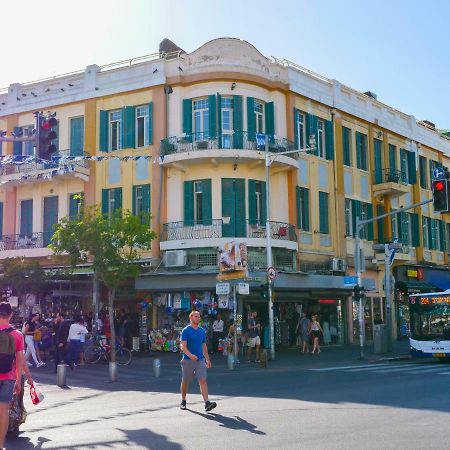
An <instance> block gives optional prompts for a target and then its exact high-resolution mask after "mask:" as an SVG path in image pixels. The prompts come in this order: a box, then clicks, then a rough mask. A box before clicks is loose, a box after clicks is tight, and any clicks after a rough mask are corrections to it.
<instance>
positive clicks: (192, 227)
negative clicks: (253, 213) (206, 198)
mask: <svg viewBox="0 0 450 450" xmlns="http://www.w3.org/2000/svg"><path fill="white" fill-rule="evenodd" d="M227 222H228V223H225V221H224V220H223V219H213V220H210V221H203V223H198V222H170V223H165V224H164V225H163V231H162V236H161V240H162V241H175V240H183V239H213V238H223V237H229V238H242V237H246V238H264V239H265V238H266V227H265V225H262V224H259V223H250V222H249V220H247V219H246V220H232V219H230V220H229V221H227ZM270 233H271V237H272V239H277V240H283V241H292V242H297V234H296V232H295V226H294V225H290V224H288V223H284V222H272V221H271V222H270Z"/></svg>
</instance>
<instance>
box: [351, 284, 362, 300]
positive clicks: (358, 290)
mask: <svg viewBox="0 0 450 450" xmlns="http://www.w3.org/2000/svg"><path fill="white" fill-rule="evenodd" d="M353 291H354V294H355V298H359V297H363V296H364V286H359V285H355V287H354V288H353Z"/></svg>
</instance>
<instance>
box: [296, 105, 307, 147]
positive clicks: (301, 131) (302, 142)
mask: <svg viewBox="0 0 450 450" xmlns="http://www.w3.org/2000/svg"><path fill="white" fill-rule="evenodd" d="M296 120H297V123H296V124H295V126H296V127H297V136H298V138H297V139H298V142H297V145H298V149H299V150H301V149H303V148H306V115H305V113H304V112H303V111H297V119H296Z"/></svg>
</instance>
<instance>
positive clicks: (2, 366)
mask: <svg viewBox="0 0 450 450" xmlns="http://www.w3.org/2000/svg"><path fill="white" fill-rule="evenodd" d="M11 331H14V328H12V327H9V328H5V329H4V330H0V373H8V372H11V370H12V368H13V363H14V360H15V359H16V341H15V340H14V336H12V334H11Z"/></svg>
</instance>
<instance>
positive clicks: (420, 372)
mask: <svg viewBox="0 0 450 450" xmlns="http://www.w3.org/2000/svg"><path fill="white" fill-rule="evenodd" d="M441 370H445V369H444V368H443V367H433V368H431V367H430V368H428V369H427V368H425V367H424V368H423V369H421V370H413V371H412V372H409V373H412V374H414V375H416V374H422V373H427V372H440V371H441Z"/></svg>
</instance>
